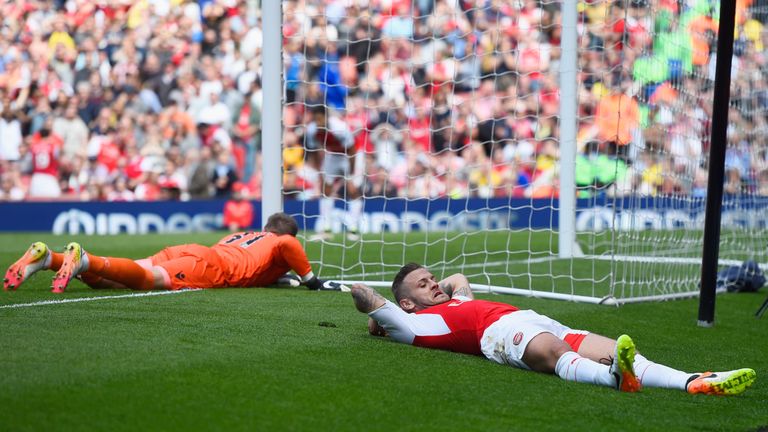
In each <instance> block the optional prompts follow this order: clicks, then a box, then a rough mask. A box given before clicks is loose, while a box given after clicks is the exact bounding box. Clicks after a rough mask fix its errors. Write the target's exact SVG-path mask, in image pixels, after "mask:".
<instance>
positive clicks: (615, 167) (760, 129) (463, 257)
mask: <svg viewBox="0 0 768 432" xmlns="http://www.w3.org/2000/svg"><path fill="white" fill-rule="evenodd" d="M282 13H283V21H282V32H283V37H284V38H283V41H284V42H283V60H284V71H283V74H284V77H283V79H284V85H285V92H284V107H283V164H284V166H283V172H284V176H283V193H284V197H285V199H286V202H285V208H286V210H287V211H288V212H289V213H292V214H293V215H294V216H296V217H297V218H298V219H299V220H300V221H301V222H302V223H303V224H304V226H305V228H306V229H305V231H304V232H303V234H304V238H305V240H306V246H307V250H308V254H309V256H310V259H311V260H313V264H315V266H316V267H317V268H318V269H319V270H320V273H321V274H322V275H323V276H324V277H335V278H339V279H343V280H346V281H354V280H365V281H366V282H369V283H372V284H374V285H376V284H380V285H382V286H384V285H388V284H389V283H390V281H391V280H392V277H393V275H394V274H395V273H396V272H397V270H398V269H399V268H400V267H401V266H402V265H403V264H404V263H406V262H410V261H416V262H419V263H423V264H425V265H427V266H428V267H429V268H430V270H431V271H432V272H433V273H434V274H435V276H436V277H437V278H441V277H445V276H448V275H450V274H452V273H456V272H461V273H463V274H465V275H467V276H468V277H469V279H470V281H471V282H472V283H473V288H475V289H477V290H488V291H491V292H508V293H517V294H524V295H535V296H541V297H553V298H564V299H570V300H577V301H586V302H594V303H597V302H601V301H604V299H610V300H611V301H618V302H631V301H640V300H648V299H663V298H674V297H680V296H687V295H693V294H695V293H697V292H698V281H699V277H700V270H701V264H700V262H701V253H702V252H701V251H702V237H703V221H704V204H705V195H706V181H707V173H708V148H709V134H710V130H709V127H710V123H711V111H712V102H713V100H712V89H713V80H714V61H715V58H716V52H715V51H716V49H715V48H716V38H717V18H718V16H719V11H718V7H717V5H716V4H715V3H710V2H708V1H707V0H692V1H689V2H674V1H663V0H628V1H618V2H609V1H601V0H595V1H587V2H571V1H565V2H555V1H548V0H515V1H494V0H488V1H477V0H474V1H470V0H445V1H419V0H337V1H319V0H317V1H315V0H304V1H284V2H283V11H282ZM738 16H739V18H738V19H737V42H736V53H735V57H734V68H733V73H734V77H733V86H732V104H731V107H732V108H731V112H730V117H729V119H730V121H729V124H730V126H729V132H728V137H729V139H728V156H727V161H726V177H727V178H726V184H725V190H726V199H725V200H724V210H723V223H722V232H721V247H720V254H721V264H740V263H741V262H742V261H743V260H746V259H752V260H756V261H757V262H758V263H761V264H762V263H765V262H766V246H767V243H766V240H768V235H766V229H765V228H766V227H765V220H766V219H765V218H764V217H761V215H762V214H763V211H764V210H765V206H766V204H767V202H766V199H765V195H766V193H767V192H768V157H766V146H765V143H764V140H765V138H764V137H765V136H766V131H765V120H766V119H765V113H766V111H765V107H766V104H768V90H767V86H766V83H765V79H764V76H765V72H764V69H762V68H764V67H765V61H764V60H763V58H764V55H765V52H764V46H763V42H764V39H765V38H764V37H763V31H762V29H763V23H764V21H765V11H764V10H762V9H761V8H760V7H757V3H756V4H755V5H752V4H751V1H749V0H747V1H744V2H739V12H738ZM564 17H565V21H564ZM569 17H575V19H571V20H570V21H569V19H570V18H569ZM569 23H573V25H570V24H569ZM569 47H572V48H569ZM574 54H575V55H574ZM268 85H270V84H269V83H265V87H266V86H268ZM265 127H267V125H265ZM573 196H575V197H576V200H575V202H573V203H571V201H573V200H570V199H562V197H567V198H570V197H573ZM561 237H562V238H561Z"/></svg>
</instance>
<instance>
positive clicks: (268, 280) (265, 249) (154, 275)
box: [3, 213, 341, 293]
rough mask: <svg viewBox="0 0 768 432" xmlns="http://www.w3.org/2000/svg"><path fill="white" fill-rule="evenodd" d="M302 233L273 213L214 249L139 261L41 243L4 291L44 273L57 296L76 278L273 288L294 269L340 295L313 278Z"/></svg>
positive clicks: (172, 286) (169, 252) (97, 283)
mask: <svg viewBox="0 0 768 432" xmlns="http://www.w3.org/2000/svg"><path fill="white" fill-rule="evenodd" d="M298 230H299V228H298V225H297V224H296V221H295V220H294V219H293V218H292V217H291V216H289V215H287V214H285V213H275V214H273V215H272V216H270V217H269V219H267V224H266V225H264V231H263V232H239V233H235V234H230V235H227V236H226V237H224V238H222V239H221V240H219V242H218V243H216V244H215V245H213V246H211V247H208V246H202V245H198V244H186V245H179V246H171V247H168V248H165V249H163V250H161V251H160V252H158V253H157V254H155V255H152V256H151V257H148V258H144V259H140V260H137V261H134V260H131V259H129V258H113V257H100V256H96V255H93V254H89V253H86V252H85V250H83V248H82V247H81V246H80V245H79V244H77V243H70V244H68V245H67V246H66V248H65V250H64V253H57V252H53V251H51V250H50V249H49V248H48V246H47V245H46V244H45V243H42V242H37V243H34V244H32V246H30V248H29V250H27V252H26V253H25V254H24V256H22V257H21V258H20V259H19V260H18V261H16V262H15V263H14V264H13V265H11V266H10V267H9V268H8V271H7V272H6V273H5V279H4V280H3V288H4V289H6V290H8V289H17V288H18V287H19V285H20V284H21V283H22V282H24V281H25V280H27V279H28V278H29V277H30V276H31V275H32V274H34V273H35V272H37V271H38V270H43V269H50V270H54V271H56V275H55V276H54V277H53V292H55V293H62V292H64V290H65V289H66V288H67V285H68V284H69V282H70V281H71V280H72V278H74V277H79V278H80V279H81V280H82V281H83V282H85V283H86V284H87V285H88V286H90V287H92V288H130V289H135V290H153V289H166V290H178V289H181V288H219V287H252V286H269V285H275V284H277V283H278V282H282V281H283V280H282V279H283V278H285V277H286V272H287V271H289V270H293V271H294V272H296V274H298V275H299V276H300V277H301V281H302V283H304V284H305V285H306V286H307V287H308V288H309V289H313V290H320V289H323V290H336V291H338V290H340V289H341V285H340V284H338V283H336V282H330V281H322V280H320V279H318V278H317V277H316V276H315V275H314V273H312V268H311V267H310V264H309V260H308V259H307V254H306V253H305V252H304V249H303V248H302V246H301V243H300V242H299V241H298V240H297V239H296V233H297V232H298ZM295 282H297V283H296V284H295V285H298V280H296V281H295Z"/></svg>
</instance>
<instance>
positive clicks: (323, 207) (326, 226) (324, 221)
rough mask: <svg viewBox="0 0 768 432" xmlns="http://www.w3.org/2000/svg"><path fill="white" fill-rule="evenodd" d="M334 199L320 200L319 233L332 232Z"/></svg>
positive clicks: (324, 198)
mask: <svg viewBox="0 0 768 432" xmlns="http://www.w3.org/2000/svg"><path fill="white" fill-rule="evenodd" d="M333 207H334V205H333V198H328V197H323V198H320V220H319V221H318V223H317V230H318V231H330V230H331V221H332V220H333V219H332V218H333Z"/></svg>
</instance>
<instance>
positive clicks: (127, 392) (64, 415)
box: [0, 233, 768, 431]
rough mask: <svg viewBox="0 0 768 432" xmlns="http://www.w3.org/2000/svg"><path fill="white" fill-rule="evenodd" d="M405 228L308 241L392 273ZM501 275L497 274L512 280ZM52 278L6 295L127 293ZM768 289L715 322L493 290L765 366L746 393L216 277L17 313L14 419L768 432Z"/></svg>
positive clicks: (595, 323)
mask: <svg viewBox="0 0 768 432" xmlns="http://www.w3.org/2000/svg"><path fill="white" fill-rule="evenodd" d="M220 236H221V233H210V234H195V235H186V236H178V235H176V236H173V235H149V236H133V237H131V236H116V237H76V239H77V240H78V241H81V242H82V244H83V245H84V247H85V248H86V249H87V250H89V251H92V252H94V253H97V254H106V255H118V256H126V257H131V258H139V257H143V256H146V255H149V254H151V253H154V252H156V251H157V250H159V249H160V248H162V247H163V246H165V245H170V244H179V243H186V242H200V243H205V244H208V243H212V242H214V241H215V240H217V239H218V238H219V237H220ZM402 238H403V236H402V235H400V236H399V237H398V236H397V235H395V236H394V237H393V238H392V239H391V240H392V244H390V245H387V246H384V247H382V246H376V244H375V243H364V247H363V248H362V249H356V248H352V249H349V248H342V247H334V246H328V245H324V246H321V245H319V244H308V253H309V255H310V258H311V259H313V260H319V259H320V257H322V261H323V266H322V267H317V266H316V270H319V271H320V273H321V275H328V276H336V275H339V268H341V267H344V266H347V267H349V268H350V272H351V273H355V274H360V273H366V272H370V273H372V274H377V276H375V277H374V279H378V280H386V279H387V278H389V277H391V273H392V272H394V270H395V267H394V263H396V262H398V261H399V260H400V259H401V258H402V257H408V258H411V255H413V257H412V258H413V259H417V258H418V257H420V256H422V255H419V254H420V253H423V251H421V252H420V251H418V250H415V249H414V248H409V249H407V250H405V251H403V249H402V246H399V245H398V244H396V242H397V241H398V239H402ZM38 239H40V240H43V241H46V242H48V244H49V245H50V246H51V247H54V248H56V249H61V248H62V247H63V246H64V245H65V244H66V243H67V242H69V241H70V238H64V237H55V236H51V235H38V234H14V235H8V234H4V235H0V268H2V269H3V270H4V269H5V268H7V266H8V265H9V264H10V263H11V262H12V261H13V260H15V259H16V258H17V257H18V256H20V255H21V253H23V251H24V250H25V249H26V248H27V247H28V246H29V244H30V243H31V242H32V241H34V240H38ZM376 239H381V237H376ZM525 239H527V240H526V241H528V240H531V239H532V241H531V244H533V245H534V246H535V243H536V242H541V243H544V244H546V245H548V244H549V243H550V242H551V239H549V237H548V236H547V237H543V236H542V237H541V238H538V237H537V234H535V235H530V236H529V234H525ZM385 240H386V239H385ZM408 240H409V241H410V240H411V239H408ZM422 240H423V242H424V247H426V248H428V249H429V250H430V251H432V250H435V251H436V252H435V253H436V254H437V255H436V256H435V257H434V258H433V259H434V261H435V262H437V261H445V262H451V260H453V259H454V258H453V257H455V256H459V255H461V252H462V251H464V252H465V254H466V253H467V252H470V251H482V250H483V248H484V247H486V246H487V242H488V237H483V238H482V239H480V238H479V241H478V242H477V244H468V243H467V242H466V241H463V240H461V241H457V242H455V243H456V244H454V243H452V242H449V241H442V242H441V241H440V240H439V239H437V240H434V242H433V240H432V239H429V238H426V239H422ZM504 241H509V239H506V240H504ZM555 244H556V242H555ZM534 249H535V247H534ZM430 257H431V258H432V256H430ZM478 259H480V260H482V259H483V258H478ZM382 262H384V263H388V264H389V265H387V266H382V265H381V263H382ZM549 268H552V269H554V271H555V272H556V271H558V268H557V267H552V266H551V265H547V269H549ZM506 269H509V270H510V272H518V271H520V270H519V269H517V268H515V269H512V268H509V267H507V268H506ZM475 270H477V269H475ZM590 271H592V272H594V271H595V270H590ZM520 272H521V273H522V271H520ZM501 273H502V271H501V270H500V271H499V275H496V276H494V277H493V278H494V281H496V282H499V283H501V282H504V281H509V280H510V279H509V278H508V277H507V278H505V277H503V275H502V274H501ZM51 275H52V273H41V274H38V275H36V276H35V277H33V278H32V279H31V280H30V281H28V282H27V283H26V284H25V285H24V286H22V287H21V288H20V289H19V290H18V291H15V292H0V306H7V305H11V304H15V303H31V302H39V301H44V300H61V299H73V298H78V297H93V296H116V295H120V294H126V292H125V291H95V290H91V289H89V288H87V287H85V286H84V285H82V284H80V283H79V282H73V283H72V286H71V288H70V290H69V291H68V292H67V293H65V294H63V295H54V294H51V293H50V290H49V287H50V276H51ZM438 276H440V275H438ZM520 278H521V280H525V278H524V277H523V276H520ZM528 280H531V279H528ZM548 283H549V284H553V282H551V281H550V282H548ZM576 289H580V288H579V287H577V288H576ZM589 289H592V288H591V287H590V288H589ZM382 293H384V294H385V295H387V296H388V297H390V298H391V295H390V294H389V292H387V291H386V290H382ZM765 295H766V290H765V288H764V289H763V290H762V292H761V293H760V294H754V295H750V294H736V295H722V296H719V297H718V303H717V316H716V325H715V327H714V328H710V329H704V328H699V327H697V326H696V313H697V301H696V300H681V301H671V302H662V303H645V304H637V305H626V306H622V307H621V308H615V307H607V306H594V305H586V304H576V303H571V302H564V301H554V300H537V299H531V298H523V297H513V296H504V295H491V294H481V295H479V297H481V298H488V299H493V300H497V301H503V302H509V303H512V304H515V305H517V306H519V307H522V308H533V309H535V310H537V311H539V312H540V313H544V314H546V315H549V316H552V317H553V318H556V319H558V320H559V321H561V322H563V323H565V324H568V325H570V326H572V327H574V328H583V329H588V330H591V331H595V332H598V333H601V334H604V335H606V336H610V337H616V336H618V335H619V334H621V333H624V332H626V333H628V334H630V335H632V336H633V338H634V339H635V342H636V343H637V345H638V348H639V350H640V351H641V352H643V353H644V354H645V355H646V356H647V357H649V358H650V359H652V360H656V361H658V362H661V363H664V364H668V365H670V366H674V367H677V368H680V369H683V370H690V371H700V370H705V369H711V370H728V369H733V368H737V367H752V368H754V369H755V370H756V371H757V375H758V381H757V382H756V383H755V385H753V386H752V387H751V388H750V389H749V390H748V391H747V392H746V393H745V394H743V395H741V396H738V397H730V398H728V397H707V396H690V395H687V394H685V393H683V392H679V391H673V390H660V389H645V390H644V391H643V392H642V393H639V394H622V393H619V392H616V391H614V390H611V389H608V388H602V387H597V386H590V385H580V384H575V383H566V382H564V381H562V380H560V379H559V378H557V377H554V376H548V375H543V374H536V373H532V372H526V371H521V370H516V369H513V368H510V367H504V366H501V365H497V364H493V363H491V362H489V361H487V360H485V359H482V358H477V357H472V356H466V355H460V354H454V353H448V352H441V351H435V350H427V349H420V348H415V347H411V346H406V345H400V344H396V343H392V342H389V341H387V340H384V339H380V338H374V337H371V336H368V335H367V332H366V327H365V323H366V321H365V317H364V316H363V315H362V314H360V313H358V312H357V311H356V310H355V309H354V306H353V304H352V300H351V299H350V297H349V295H348V294H344V293H336V292H308V291H307V290H305V289H303V288H297V289H278V288H265V289H217V290H206V291H195V292H184V293H180V294H173V295H160V296H151V297H129V298H116V299H109V300H102V301H91V302H82V303H64V304H49V305H39V306H34V307H23V308H8V307H5V308H1V309H0V356H1V357H0V430H2V431H26V430H29V431H41V430H109V431H122V430H125V431H136V430H163V431H177V430H178V431H187V430H227V431H230V430H247V431H254V430H260V431H269V430H313V431H314V430H317V431H320V430H354V431H358V430H366V431H367V430H373V431H376V430H381V431H398V430H414V431H423V430H440V431H443V430H457V431H466V430H552V431H561V430H659V431H667V430H705V431H715V430H718V431H719V430H736V431H755V430H766V428H768V408H766V407H768V348H767V346H768V345H766V340H768V317H766V318H763V319H762V320H757V319H755V317H754V312H755V311H756V309H757V308H758V307H759V305H760V304H761V303H762V301H763V300H764V299H765ZM321 324H322V325H321Z"/></svg>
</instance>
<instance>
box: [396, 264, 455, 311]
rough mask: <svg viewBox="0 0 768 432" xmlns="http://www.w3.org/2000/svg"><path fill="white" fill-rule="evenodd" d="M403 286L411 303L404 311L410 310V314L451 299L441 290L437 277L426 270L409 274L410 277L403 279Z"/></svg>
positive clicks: (418, 270) (420, 269)
mask: <svg viewBox="0 0 768 432" xmlns="http://www.w3.org/2000/svg"><path fill="white" fill-rule="evenodd" d="M403 286H404V287H405V289H406V290H407V291H406V292H407V294H406V297H407V300H408V303H409V304H408V305H407V307H405V308H404V309H406V310H408V309H410V310H409V312H416V311H420V310H422V309H426V308H428V307H430V306H434V305H438V304H440V303H445V302H447V301H448V300H450V299H451V298H450V297H449V296H448V295H447V294H446V293H444V292H443V291H442V290H441V289H440V286H439V285H438V283H437V281H436V280H435V276H434V275H433V274H432V273H430V272H429V270H427V269H425V268H419V269H416V270H414V271H412V272H410V273H408V276H406V277H405V279H403ZM404 300H406V299H404Z"/></svg>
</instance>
